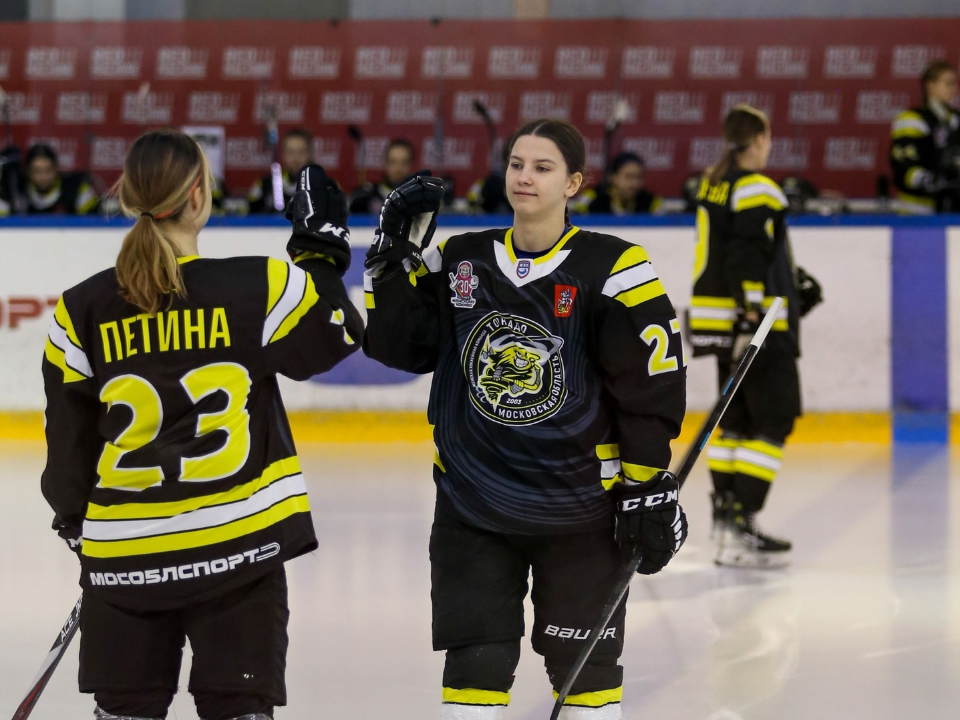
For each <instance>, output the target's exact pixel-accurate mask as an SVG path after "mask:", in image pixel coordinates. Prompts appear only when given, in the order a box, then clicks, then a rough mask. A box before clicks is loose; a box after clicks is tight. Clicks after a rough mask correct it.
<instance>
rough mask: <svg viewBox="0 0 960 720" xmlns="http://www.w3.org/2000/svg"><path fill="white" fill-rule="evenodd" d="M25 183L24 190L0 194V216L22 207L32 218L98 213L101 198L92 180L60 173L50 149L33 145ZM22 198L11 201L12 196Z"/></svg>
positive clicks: (27, 160) (28, 152)
mask: <svg viewBox="0 0 960 720" xmlns="http://www.w3.org/2000/svg"><path fill="white" fill-rule="evenodd" d="M24 166H25V168H26V182H25V184H24V187H23V188H22V192H21V190H17V189H14V188H6V187H5V188H3V189H2V190H0V215H6V214H10V213H11V211H12V210H13V209H14V208H17V207H20V208H22V210H23V212H25V213H27V214H29V215H86V214H88V213H91V212H93V211H95V210H96V209H97V205H98V203H99V202H100V198H99V196H98V195H97V193H96V191H95V190H94V189H93V180H91V179H90V176H89V175H87V174H86V173H83V172H69V173H65V172H61V171H60V164H59V162H58V160H57V153H56V152H55V151H54V149H53V148H52V147H50V146H49V145H44V144H43V143H39V144H37V145H33V146H32V147H31V148H30V149H29V150H28V151H27V156H26V158H25V160H24ZM12 191H13V192H17V193H18V194H19V195H20V197H18V198H10V197H8V196H9V194H10V192H12Z"/></svg>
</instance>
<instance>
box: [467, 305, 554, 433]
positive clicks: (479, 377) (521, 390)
mask: <svg viewBox="0 0 960 720" xmlns="http://www.w3.org/2000/svg"><path fill="white" fill-rule="evenodd" d="M562 347H563V338H560V337H556V336H554V335H551V334H550V333H549V332H548V331H547V330H546V328H544V327H543V326H542V325H539V324H538V323H535V322H533V321H532V320H529V319H527V318H524V317H518V316H516V315H508V314H501V313H497V312H493V313H490V314H489V315H487V316H486V317H484V318H483V319H482V320H481V321H480V322H478V323H477V325H476V327H474V329H473V332H472V333H471V334H470V337H469V339H468V340H467V343H466V345H465V346H464V348H463V370H464V374H465V375H466V378H467V384H468V387H469V390H470V399H471V400H472V401H473V404H474V407H476V408H477V409H478V410H479V411H480V412H481V413H482V414H483V415H485V416H486V417H488V418H489V419H491V420H493V421H495V422H499V423H502V424H504V425H533V424H535V423H538V422H540V421H541V420H545V419H546V418H548V417H550V416H551V415H553V414H554V413H556V412H557V411H558V410H559V409H560V407H561V406H562V405H563V401H564V399H565V398H566V388H565V386H564V378H563V358H562V357H561V355H560V348H562Z"/></svg>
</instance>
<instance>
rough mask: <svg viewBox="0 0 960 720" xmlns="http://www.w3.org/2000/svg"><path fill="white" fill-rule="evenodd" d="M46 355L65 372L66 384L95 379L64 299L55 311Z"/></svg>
mask: <svg viewBox="0 0 960 720" xmlns="http://www.w3.org/2000/svg"><path fill="white" fill-rule="evenodd" d="M44 355H45V356H46V358H47V359H48V360H49V361H50V362H52V363H53V364H54V365H56V366H57V367H58V368H60V369H61V370H62V371H63V381H64V382H77V381H78V380H83V379H85V378H89V377H93V368H92V367H91V366H90V360H89V358H88V357H87V354H86V353H85V352H84V351H83V347H82V346H81V345H80V340H79V338H78V337H77V331H76V329H75V328H74V326H73V320H72V319H71V318H70V313H68V312H67V307H66V305H64V303H63V298H62V297H61V298H60V300H59V301H58V302H57V307H56V309H55V310H54V311H53V320H51V321H50V331H49V334H48V337H47V344H46V347H45V349H44Z"/></svg>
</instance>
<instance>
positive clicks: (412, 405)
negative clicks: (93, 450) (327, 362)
mask: <svg viewBox="0 0 960 720" xmlns="http://www.w3.org/2000/svg"><path fill="white" fill-rule="evenodd" d="M12 222H17V223H18V224H17V225H16V226H9V225H7V226H3V227H0V242H3V247H4V260H5V262H3V263H2V265H0V357H2V358H3V361H2V368H3V372H2V373H0V411H7V412H9V411H31V410H34V411H36V410H41V409H42V408H43V393H42V381H41V377H40V362H39V361H40V355H41V353H42V348H43V344H44V339H45V336H46V332H47V327H48V325H49V322H50V318H51V317H52V314H53V307H52V306H53V304H54V303H55V302H56V298H57V297H59V294H60V293H61V292H62V291H63V289H65V288H68V287H70V286H72V285H74V284H76V283H78V282H80V281H82V280H83V279H84V278H86V277H88V276H89V275H91V274H93V273H95V272H97V271H99V270H102V269H104V268H108V267H110V266H112V265H113V262H114V260H115V258H116V253H117V251H118V249H119V247H120V243H121V241H122V239H123V236H124V233H125V228H124V226H123V225H122V224H120V223H118V222H116V221H101V220H95V219H90V220H77V221H74V222H72V223H67V222H65V221H61V222H56V221H53V222H51V221H49V220H37V221H33V220H30V219H27V220H23V221H19V222H18V221H16V220H14V221H12ZM252 222H253V221H252V220H249V219H246V220H244V219H231V220H219V221H215V223H216V224H212V225H211V227H208V228H207V229H206V230H204V232H203V233H202V235H201V237H200V251H201V254H202V255H207V256H211V257H227V256H231V255H255V254H260V255H263V254H267V255H271V256H274V257H277V258H285V253H284V245H285V242H286V239H287V236H288V230H287V227H288V226H286V224H285V223H284V222H283V221H276V222H274V221H268V222H269V223H270V224H267V225H263V224H257V225H254V224H252ZM508 222H509V220H508V219H505V218H496V219H490V221H489V222H485V221H483V220H482V219H476V218H473V219H469V218H449V219H446V222H445V223H444V224H443V227H441V228H440V230H439V231H438V236H439V237H441V238H442V237H446V236H450V235H454V234H458V233H461V232H467V231H471V230H476V229H482V228H484V227H491V226H497V225H504V224H506V223H508ZM611 222H612V220H611V219H601V218H590V219H589V221H587V219H586V218H584V219H583V222H581V226H582V227H584V228H586V229H596V230H598V231H601V232H606V233H610V234H612V235H617V236H619V237H623V238H624V239H626V240H629V241H631V242H635V243H639V244H641V245H643V246H644V247H645V248H646V249H647V251H648V253H649V255H650V257H651V259H652V261H653V264H654V266H655V267H656V269H657V272H658V273H659V275H660V277H661V279H662V280H663V283H664V285H665V287H666V288H667V291H668V293H669V295H670V298H671V299H672V300H673V303H674V305H675V307H676V308H677V312H678V314H680V315H682V314H683V312H684V310H685V309H686V308H687V307H688V306H689V303H690V275H691V268H692V266H693V228H692V222H691V220H690V219H689V218H685V217H677V218H642V219H637V220H633V221H631V224H629V225H626V224H623V223H622V222H617V223H616V224H611ZM358 225H359V223H357V222H355V223H354V227H353V229H352V242H353V245H354V248H355V250H354V254H355V257H354V262H353V265H352V267H351V268H350V270H349V272H348V274H347V276H346V278H345V279H346V282H347V284H348V286H349V288H350V293H351V297H352V298H353V300H354V302H355V303H356V304H357V306H358V308H360V311H361V312H364V308H363V292H362V256H363V252H364V251H365V249H366V247H367V245H368V243H369V240H370V238H371V237H372V233H373V228H372V227H358ZM791 239H792V242H793V249H794V255H795V259H796V262H797V264H798V265H801V266H803V267H804V268H805V269H806V270H807V271H808V272H809V273H811V274H812V275H814V276H815V277H816V278H817V279H818V280H819V281H820V283H821V285H822V286H823V292H824V298H825V302H824V303H823V304H822V305H821V306H819V307H817V308H816V309H815V310H814V311H813V312H812V313H811V314H810V315H809V316H808V317H807V318H806V319H805V320H804V321H803V325H802V346H803V357H802V358H801V361H800V366H801V381H802V387H803V401H804V409H805V410H806V411H807V412H808V413H848V414H849V413H889V412H890V411H891V410H893V409H897V410H901V411H903V410H912V411H921V412H924V413H933V414H934V415H936V414H938V413H939V414H940V415H941V416H942V418H943V423H941V424H943V427H945V421H946V420H945V419H946V411H947V408H948V407H949V409H950V410H952V411H953V412H960V309H958V307H960V306H958V303H960V298H958V297H957V293H960V218H956V219H954V221H953V222H952V223H951V222H943V221H941V220H936V221H934V220H932V219H920V220H905V219H902V218H895V217H883V218H877V217H873V218H868V217H861V218H853V217H845V218H842V219H841V220H840V221H835V220H829V219H820V218H804V219H800V220H797V221H794V222H792V223H791ZM951 291H952V294H951ZM688 372H689V382H688V397H689V407H690V409H691V410H704V409H706V408H709V407H710V406H711V404H712V402H713V400H714V399H715V397H716V371H715V368H714V363H713V362H712V360H711V359H708V358H704V359H693V360H691V362H690V366H689V369H688ZM951 379H954V381H953V382H951ZM429 383H430V378H429V376H424V377H416V376H412V375H407V374H404V373H399V372H396V371H392V370H389V369H387V368H384V367H382V366H380V365H378V364H377V363H374V362H373V361H371V360H369V359H367V358H365V357H363V356H362V354H359V353H358V354H357V355H354V356H353V357H352V358H350V359H348V360H347V361H346V362H345V363H343V364H342V365H341V366H339V367H338V368H336V369H335V370H334V371H333V372H332V373H329V374H328V375H325V376H323V377H318V378H315V379H314V380H312V381H310V382H307V383H293V382H291V381H287V380H283V381H282V387H283V390H284V400H285V402H286V404H287V406H288V407H289V408H290V409H295V410H358V411H373V412H382V411H384V410H422V409H423V408H424V407H425V406H426V401H427V394H428V388H429ZM948 402H949V405H948ZM0 434H2V427H0Z"/></svg>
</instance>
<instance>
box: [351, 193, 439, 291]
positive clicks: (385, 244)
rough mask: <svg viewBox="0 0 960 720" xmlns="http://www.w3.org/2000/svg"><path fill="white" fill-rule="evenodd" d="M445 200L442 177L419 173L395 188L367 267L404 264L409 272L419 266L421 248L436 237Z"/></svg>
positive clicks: (370, 251)
mask: <svg viewBox="0 0 960 720" xmlns="http://www.w3.org/2000/svg"><path fill="white" fill-rule="evenodd" d="M442 202H443V181H442V180H441V179H440V178H435V177H429V176H425V175H415V176H414V177H412V178H410V179H409V180H407V181H405V182H403V183H401V184H400V185H399V186H398V187H396V188H394V190H393V192H391V193H390V195H388V196H387V199H386V201H385V202H384V203H383V207H382V208H381V210H380V228H379V229H378V230H377V232H376V235H375V236H374V239H373V244H372V245H371V246H370V249H369V250H368V251H367V259H366V261H365V262H364V266H365V267H367V268H372V267H375V266H377V265H380V264H381V263H385V264H386V265H387V266H390V265H399V264H403V265H404V268H405V269H406V270H407V271H408V272H409V271H410V270H416V269H417V268H419V267H420V265H421V264H422V262H423V261H422V259H421V257H420V251H421V249H422V248H425V247H427V245H429V244H430V240H431V239H432V238H433V233H434V231H435V230H436V229H437V213H438V212H439V211H440V205H441V204H442ZM411 235H413V237H411Z"/></svg>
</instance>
